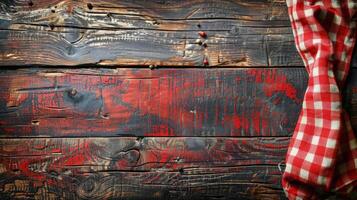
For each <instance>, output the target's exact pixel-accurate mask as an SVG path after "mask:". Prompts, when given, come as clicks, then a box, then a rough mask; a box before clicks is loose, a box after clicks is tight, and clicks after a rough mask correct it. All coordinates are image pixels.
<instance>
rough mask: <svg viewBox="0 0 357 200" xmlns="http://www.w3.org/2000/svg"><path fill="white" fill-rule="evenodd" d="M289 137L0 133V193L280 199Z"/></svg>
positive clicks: (132, 197)
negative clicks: (280, 167) (10, 135)
mask: <svg viewBox="0 0 357 200" xmlns="http://www.w3.org/2000/svg"><path fill="white" fill-rule="evenodd" d="M288 141H289V138H279V139H277V138H241V139H237V138H214V137H205V138H197V137H191V138H177V137H176V138H172V137H171V138H165V137H161V138H153V137H144V138H132V137H125V138H117V137H115V138H72V139H69V138H47V139H45V138H43V139H0V144H1V145H0V155H1V157H0V177H1V181H0V195H1V196H2V197H9V198H14V197H17V198H19V197H22V198H38V197H41V196H42V197H43V196H44V198H45V199H56V198H60V197H62V198H65V199H79V198H80V199H113V198H121V199H192V198H194V199H235V198H236V197H237V195H239V197H240V199H280V198H282V196H283V193H282V190H281V189H280V178H281V176H280V172H279V170H278V167H277V165H278V163H279V162H280V161H281V158H282V157H283V156H284V154H285V151H286V148H287V145H288Z"/></svg>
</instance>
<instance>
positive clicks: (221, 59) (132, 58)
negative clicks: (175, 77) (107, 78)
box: [0, 0, 302, 67]
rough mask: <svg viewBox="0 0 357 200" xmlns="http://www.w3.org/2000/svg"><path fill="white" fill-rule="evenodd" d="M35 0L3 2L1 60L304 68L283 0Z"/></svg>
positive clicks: (14, 62) (7, 62)
mask: <svg viewBox="0 0 357 200" xmlns="http://www.w3.org/2000/svg"><path fill="white" fill-rule="evenodd" d="M31 2H32V5H29V3H28V2H27V1H5V2H3V3H1V4H0V5H1V6H0V28H1V31H0V58H1V62H0V65H17V66H23V65H32V64H38V65H57V64H58V63H61V64H62V65H81V64H97V65H118V64H119V65H150V64H156V65H163V66H202V65H204V60H205V59H207V61H208V62H209V65H210V66H264V67H265V66H284V67H285V66H301V65H302V62H301V59H300V58H299V56H298V54H297V52H296V50H295V46H294V41H293V37H292V33H291V30H290V24H289V20H288V16H287V13H286V8H285V2H282V1H267V0H263V1H246V0H239V1H228V0H225V1H219V2H217V1H197V0H196V1H191V0H183V1H135V2H134V1H112V0H104V1H103V0H101V1H96V0H95V1H90V2H89V1H70V0H63V1H58V0H46V1H31ZM89 5H90V6H89ZM199 31H205V32H206V33H207V35H208V37H207V38H201V40H202V42H204V43H205V44H206V45H207V47H205V46H204V45H200V44H197V41H196V40H197V39H200V36H199V35H198V32H199ZM108 50H110V51H108ZM109 52H110V53H109Z"/></svg>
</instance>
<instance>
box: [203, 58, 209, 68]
mask: <svg viewBox="0 0 357 200" xmlns="http://www.w3.org/2000/svg"><path fill="white" fill-rule="evenodd" d="M203 65H205V66H207V65H209V62H208V59H207V58H205V59H204V60H203Z"/></svg>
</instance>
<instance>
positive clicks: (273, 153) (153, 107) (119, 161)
mask: <svg viewBox="0 0 357 200" xmlns="http://www.w3.org/2000/svg"><path fill="white" fill-rule="evenodd" d="M0 65H1V70H0V199H125V200H126V199H163V200H167V199H188V200H193V199H215V200H218V199H221V200H223V199H258V200H262V199H267V200H268V199H269V200H270V199H285V195H284V193H283V190H282V188H281V172H280V171H279V168H278V165H279V163H282V161H283V160H284V158H285V154H286V150H287V146H288V143H289V138H290V136H291V135H292V132H293V129H294V126H295V124H296V121H297V117H298V114H299V111H300V108H301V104H302V99H303V96H304V92H305V89H306V84H307V73H306V72H305V69H304V67H303V63H302V60H301V59H300V57H299V55H298V53H297V51H296V49H295V44H294V38H293V36H292V31H291V28H290V23H289V19H288V15H287V8H286V5H285V1H283V0H222V1H214V0H206V1H203V0H179V1H178V0H152V1H145V0H137V1H134V0H122V1H116V0H88V1H87V0H2V1H1V2H0ZM356 67H357V58H356V57H355V59H354V61H353V64H352V68H354V69H352V70H351V75H350V78H349V84H348V86H347V87H346V89H345V93H346V98H345V100H344V101H345V106H346V107H347V108H348V110H349V111H350V113H351V118H352V123H353V127H354V128H355V129H357V69H356ZM281 166H282V167H284V166H283V165H281Z"/></svg>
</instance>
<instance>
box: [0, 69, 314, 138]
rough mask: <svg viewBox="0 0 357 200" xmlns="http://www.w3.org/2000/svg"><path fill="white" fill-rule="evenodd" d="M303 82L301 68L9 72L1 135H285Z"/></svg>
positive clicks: (0, 80)
mask: <svg viewBox="0 0 357 200" xmlns="http://www.w3.org/2000/svg"><path fill="white" fill-rule="evenodd" d="M306 80H307V76H306V72H305V71H304V69H302V68H290V69H262V68H261V69H250V70H247V69H227V68H226V69H159V70H149V69H131V68H126V69H72V70H69V69H28V70H8V71H3V72H2V73H1V74H0V94H1V95H0V130H1V131H0V136H1V137H35V136H54V137H63V136H118V135H122V136H123V135H124V136H125V135H127V136H129V135H131V136H288V135H290V134H291V133H292V131H293V128H294V125H295V123H296V120H297V117H298V113H299V109H300V107H301V102H302V98H303V95H304V91H305V87H306V82H307V81H306ZM84 130H85V131H84Z"/></svg>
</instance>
